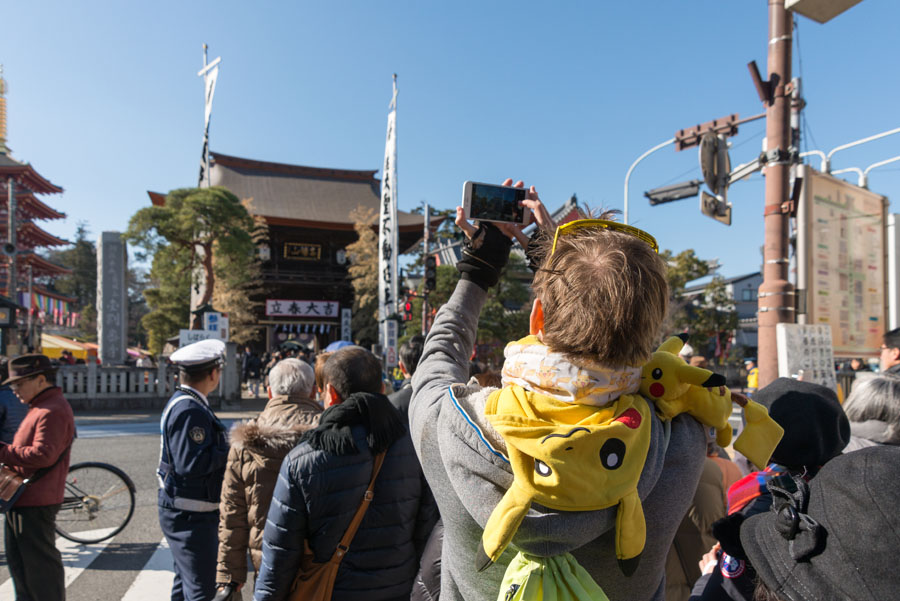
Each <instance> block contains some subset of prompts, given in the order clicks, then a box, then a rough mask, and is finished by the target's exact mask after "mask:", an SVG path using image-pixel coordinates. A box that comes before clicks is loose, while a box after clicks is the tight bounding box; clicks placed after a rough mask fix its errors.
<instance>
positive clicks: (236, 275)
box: [212, 198, 269, 344]
mask: <svg viewBox="0 0 900 601" xmlns="http://www.w3.org/2000/svg"><path fill="white" fill-rule="evenodd" d="M241 202H242V204H243V205H244V208H245V209H246V210H247V213H248V214H250V215H252V214H253V199H252V198H250V199H245V200H243V201H241ZM251 219H252V222H253V227H252V230H251V231H250V237H251V239H252V241H253V251H251V252H250V253H249V254H248V253H237V254H236V253H223V252H221V251H217V252H216V253H215V254H214V256H213V267H214V269H215V277H216V282H217V283H216V287H215V290H214V291H213V297H212V300H213V303H212V304H213V307H215V308H216V309H218V310H220V311H222V312H224V313H227V314H228V322H229V324H228V325H229V328H230V329H231V333H230V339H231V340H232V341H234V342H236V343H238V344H246V343H247V342H250V341H251V340H256V339H257V338H259V335H260V333H261V331H262V328H261V326H259V325H258V324H257V323H256V322H257V320H258V317H257V316H258V310H259V308H260V307H262V305H263V301H262V298H263V297H264V292H265V289H264V287H263V284H262V261H261V260H260V258H259V253H258V252H255V250H256V249H258V248H260V247H261V246H263V245H268V243H269V226H268V224H267V223H266V220H265V218H264V217H262V216H261V215H256V216H253V217H251Z"/></svg>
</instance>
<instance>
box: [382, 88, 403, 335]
mask: <svg viewBox="0 0 900 601" xmlns="http://www.w3.org/2000/svg"><path fill="white" fill-rule="evenodd" d="M389 109H390V110H389V112H388V120H387V137H386V139H385V144H384V168H383V169H382V172H381V216H380V217H381V218H380V220H379V224H378V322H379V324H380V326H381V327H380V328H379V342H380V343H381V345H382V348H385V347H386V346H387V343H388V332H387V327H388V326H387V319H388V317H390V316H391V315H393V314H394V313H396V312H397V253H398V246H399V242H398V238H397V74H396V73H395V74H394V94H393V96H392V97H391V104H390V106H389ZM395 326H396V323H395Z"/></svg>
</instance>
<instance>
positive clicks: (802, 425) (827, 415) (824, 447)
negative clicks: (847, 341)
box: [753, 378, 850, 469]
mask: <svg viewBox="0 0 900 601" xmlns="http://www.w3.org/2000/svg"><path fill="white" fill-rule="evenodd" d="M753 400H754V401H756V402H758V403H760V404H761V405H765V406H766V408H767V409H768V410H769V415H770V416H772V419H774V420H775V421H776V422H778V425H779V426H781V427H782V428H784V436H783V437H782V439H781V442H779V443H778V446H777V447H775V452H773V453H772V461H773V462H775V463H778V464H781V465H784V466H786V467H789V468H803V467H809V468H811V469H815V468H818V467H820V466H822V465H824V464H825V463H826V462H827V461H828V460H829V459H831V458H832V457H835V456H837V455H840V453H841V451H843V450H844V447H846V446H847V443H848V442H850V421H849V420H848V419H847V415H846V414H845V413H844V410H843V409H842V408H841V404H840V403H839V402H838V400H837V395H836V394H835V393H834V391H833V390H831V389H830V388H826V387H824V386H820V385H819V384H813V383H812V382H801V381H799V380H794V379H793V378H778V379H777V380H775V381H774V382H772V383H771V384H769V385H768V386H766V387H765V388H761V389H760V390H759V391H758V392H757V393H756V394H754V395H753Z"/></svg>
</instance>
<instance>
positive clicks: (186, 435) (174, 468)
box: [157, 387, 228, 511]
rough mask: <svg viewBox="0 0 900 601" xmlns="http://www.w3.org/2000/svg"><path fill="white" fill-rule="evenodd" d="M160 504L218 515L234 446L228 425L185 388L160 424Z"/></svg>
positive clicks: (178, 390)
mask: <svg viewBox="0 0 900 601" xmlns="http://www.w3.org/2000/svg"><path fill="white" fill-rule="evenodd" d="M160 435H161V436H160V438H161V441H160V459H159V468H158V469H157V476H158V478H159V485H160V488H159V505H160V506H161V507H168V508H174V509H182V510H187V511H216V510H217V509H218V507H219V495H220V493H221V491H222V480H223V479H224V477H225V464H226V462H227V459H228V441H227V438H226V430H225V425H224V424H222V422H221V421H219V418H217V417H216V415H215V413H213V411H212V409H210V408H209V406H208V405H207V404H206V403H205V402H204V399H203V398H202V397H201V396H200V393H198V392H197V391H195V390H193V389H189V388H182V387H179V388H178V389H177V390H176V391H175V394H173V395H172V398H170V399H169V402H168V403H167V404H166V408H165V410H164V411H163V415H162V418H161V419H160Z"/></svg>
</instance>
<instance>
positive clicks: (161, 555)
mask: <svg viewBox="0 0 900 601" xmlns="http://www.w3.org/2000/svg"><path fill="white" fill-rule="evenodd" d="M110 530H111V529H106V530H92V531H90V532H85V533H79V534H80V535H81V536H84V537H87V536H102V535H103V534H104V533H106V532H109V531H110ZM115 540H116V537H112V538H110V539H108V540H105V541H102V542H99V543H94V544H81V543H74V542H72V541H70V540H68V539H65V538H62V537H58V538H57V539H56V548H57V549H59V552H60V554H61V555H62V560H63V567H64V569H65V585H66V587H67V588H68V586H69V585H70V584H72V583H73V582H75V579H76V578H78V577H79V576H80V575H81V574H82V572H84V571H85V570H86V569H88V568H89V567H90V565H91V563H93V561H94V560H95V559H97V558H98V557H99V556H100V555H101V554H102V553H103V551H104V550H105V549H106V548H107V546H108V545H109V544H110V543H112V542H114V541H115ZM172 566H173V563H172V551H171V550H170V549H169V545H168V543H167V542H166V539H165V538H163V539H162V541H160V543H159V544H158V545H157V547H156V549H155V550H154V552H153V554H152V555H151V556H150V559H148V560H147V562H146V563H145V564H144V567H143V568H142V569H141V571H140V572H139V573H138V574H137V576H136V577H135V579H134V580H133V581H132V583H131V586H130V587H129V588H128V590H127V592H126V593H125V595H124V596H123V597H122V600H121V601H151V600H152V601H158V600H159V599H168V598H169V595H170V593H171V591H172V582H173V581H174V579H175V573H174V572H173V568H172ZM14 597H15V589H14V587H13V581H12V578H8V579H7V580H6V581H5V582H4V583H3V584H0V599H13V598H14Z"/></svg>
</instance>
